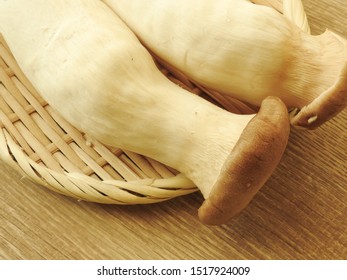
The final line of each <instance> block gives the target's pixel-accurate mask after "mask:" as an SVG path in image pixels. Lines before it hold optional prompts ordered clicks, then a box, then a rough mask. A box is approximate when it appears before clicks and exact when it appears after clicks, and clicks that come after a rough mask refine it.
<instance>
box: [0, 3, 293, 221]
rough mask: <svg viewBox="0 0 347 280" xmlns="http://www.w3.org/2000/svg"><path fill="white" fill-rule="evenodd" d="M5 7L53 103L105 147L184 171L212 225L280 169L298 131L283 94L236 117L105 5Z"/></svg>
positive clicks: (7, 25) (26, 65)
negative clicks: (163, 61) (161, 61)
mask: <svg viewBox="0 0 347 280" xmlns="http://www.w3.org/2000/svg"><path fill="white" fill-rule="evenodd" d="M0 10H1V11H2V12H1V13H0V28H1V31H2V32H3V34H4V38H5V40H7V43H8V45H9V47H10V48H11V49H12V51H13V53H14V56H15V57H16V59H17V61H18V63H19V65H20V66H21V68H22V70H23V72H24V73H25V74H26V76H27V77H28V78H29V80H30V81H31V82H32V83H33V85H34V86H35V87H36V89H37V90H38V91H39V92H40V93H41V94H42V96H43V97H44V98H45V99H46V100H47V101H48V103H49V104H50V105H51V106H52V107H53V108H55V109H56V110H57V111H58V112H59V113H61V114H62V115H63V116H64V117H65V118H66V119H67V120H68V121H69V122H70V123H71V124H73V125H75V126H76V127H77V128H79V129H80V130H81V131H83V132H86V133H87V134H89V135H91V136H92V137H95V138H96V139H98V140H99V141H101V142H103V143H104V144H107V145H110V146H115V147H119V148H123V149H126V150H130V151H133V152H136V153H139V154H142V155H145V156H148V157H151V158H153V159H156V160H158V161H160V162H162V163H164V164H167V165H169V166H171V167H173V168H175V169H177V170H178V171H180V172H182V173H184V174H185V175H186V176H187V177H188V178H189V179H191V180H192V181H193V182H194V183H195V184H196V186H197V187H198V188H199V189H200V190H201V192H202V193H203V195H204V197H205V198H206V199H207V202H206V203H205V204H204V206H203V208H202V210H201V211H200V218H201V220H202V221H203V222H207V223H211V222H213V220H214V221H215V222H214V223H221V222H225V221H226V220H227V219H228V218H230V217H232V216H233V215H234V214H235V213H236V212H237V211H239V210H240V209H241V208H242V207H245V206H246V204H247V203H248V202H249V200H250V199H251V198H252V197H253V196H254V194H255V192H256V191H257V190H258V189H259V188H260V187H261V185H263V184H264V182H265V180H266V179H267V178H268V177H269V176H270V174H271V173H272V171H273V169H274V167H275V166H276V165H277V163H278V161H279V159H280V157H281V155H282V153H283V151H284V149H285V145H286V142H287V138H288V131H289V129H288V126H289V121H288V114H287V111H286V108H285V106H284V105H283V103H282V102H281V101H280V100H279V99H274V98H270V99H266V100H265V101H264V104H263V106H262V107H261V108H262V109H261V110H260V112H259V114H258V115H256V116H254V115H236V114H232V113H229V112H227V111H225V110H223V109H221V108H219V107H217V106H215V105H213V104H211V103H210V102H208V101H206V100H204V99H202V98H200V97H198V96H196V95H193V94H191V93H189V92H187V91H185V90H184V89H182V88H180V87H179V86H177V85H175V84H173V83H172V82H170V81H169V80H168V79H167V78H166V77H165V76H164V75H163V74H162V73H161V72H160V71H159V70H158V69H157V67H156V65H155V63H154V61H153V59H152V57H151V56H150V54H149V53H148V52H147V50H146V49H145V48H144V47H143V46H142V45H141V43H140V42H139V41H138V40H137V38H136V36H135V35H134V34H133V33H132V32H131V31H130V30H129V29H128V28H127V26H126V25H125V24H124V23H123V22H122V21H121V20H120V19H119V18H118V17H116V16H115V15H114V14H113V13H112V12H111V11H110V9H108V8H107V7H106V6H105V5H104V4H102V2H99V1H94V0H75V1H72V2H71V1H60V0H59V1H58V0H56V1H46V0H31V1H26V0H21V1H20V0H17V1H0ZM211 203H212V204H213V207H212V206H209V205H211ZM228 203H231V204H230V205H233V204H235V203H236V206H235V207H229V206H228ZM214 207H217V209H221V210H222V212H216V210H215V208H214Z"/></svg>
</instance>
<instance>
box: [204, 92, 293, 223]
mask: <svg viewBox="0 0 347 280" xmlns="http://www.w3.org/2000/svg"><path fill="white" fill-rule="evenodd" d="M289 132H290V122H289V116H288V111H287V108H286V106H285V105H284V103H283V102H282V101H281V100H280V99H279V98H277V97H267V98H266V99H264V101H263V102H262V104H261V107H260V110H259V112H258V114H257V115H256V116H255V117H254V118H253V119H252V120H251V121H250V122H249V123H248V125H247V126H246V128H245V129H244V130H243V132H242V134H241V136H240V138H239V140H238V142H237V143H236V145H235V147H234V148H233V150H232V151H231V153H230V155H229V156H228V158H227V160H226V162H225V163H224V165H223V167H222V170H221V172H220V176H219V177H218V179H217V181H216V183H215V184H214V186H213V187H212V190H211V192H210V195H209V196H208V197H207V198H206V200H205V201H204V203H203V204H202V206H201V207H200V209H199V219H200V220H201V222H203V223H205V224H211V225H219V224H223V223H226V222H228V221H229V220H230V219H231V218H232V217H234V216H235V215H237V214H238V213H240V212H241V210H243V209H244V208H245V207H246V206H247V205H248V204H249V202H250V201H251V200H252V198H253V197H254V196H255V194H256V193H257V192H258V191H259V189H260V188H261V187H262V186H263V185H264V183H265V182H266V180H267V179H268V178H269V177H270V176H271V174H272V173H273V171H274V169H275V168H276V167H277V165H278V163H279V161H280V159H281V157H282V155H283V152H284V150H285V148H286V145H287V142H288V138H289Z"/></svg>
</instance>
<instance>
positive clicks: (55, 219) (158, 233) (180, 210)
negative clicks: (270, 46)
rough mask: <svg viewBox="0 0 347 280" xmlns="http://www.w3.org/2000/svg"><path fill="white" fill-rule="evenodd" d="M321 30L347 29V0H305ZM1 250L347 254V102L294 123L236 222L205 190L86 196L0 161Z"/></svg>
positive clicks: (27, 254)
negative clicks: (124, 201)
mask: <svg viewBox="0 0 347 280" xmlns="http://www.w3.org/2000/svg"><path fill="white" fill-rule="evenodd" d="M303 2H304V4H305V6H306V9H307V14H308V17H309V20H310V23H311V27H312V31H313V33H319V32H322V31H324V29H325V27H329V28H330V29H332V30H334V31H337V32H339V33H341V34H342V35H344V36H345V37H347V2H346V0H334V1H333V0H322V1H315V0H306V1H303ZM0 178H1V179H0V182H1V183H0V194H1V195H0V258H1V259H346V258H347V110H345V111H344V112H342V113H341V114H340V115H339V116H338V117H336V118H335V119H334V120H332V121H331V122H329V123H326V124H325V125H323V126H322V127H321V128H319V129H317V130H314V131H301V130H300V131H299V130H295V129H292V132H291V136H290V140H289V144H288V148H287V150H286V152H285V154H284V156H283V158H282V160H281V163H280V165H279V166H278V168H277V169H276V171H275V173H274V174H273V176H272V177H271V178H270V180H269V181H268V182H267V183H266V185H265V186H264V187H263V188H262V190H261V191H260V192H259V193H258V194H257V196H256V197H255V199H254V200H253V201H252V203H251V204H250V206H249V207H248V208H247V209H246V210H245V211H244V212H243V213H242V214H241V215H240V216H238V217H237V218H236V219H234V220H233V221H232V222H231V223H230V224H228V225H224V226H217V227H212V226H205V225H202V224H201V223H200V222H199V221H198V219H197V209H198V207H199V206H200V204H201V203H202V197H201V196H200V194H199V193H194V194H192V195H188V196H184V197H179V198H176V199H173V200H170V201H167V202H164V203H159V204H153V205H138V206H114V205H99V204H94V203H87V202H78V201H76V200H74V199H71V198H67V197H64V196H62V195H59V194H56V193H53V192H51V191H49V190H47V189H45V188H43V187H41V186H38V185H36V184H34V183H32V182H31V181H29V180H28V179H25V178H22V177H21V175H19V174H18V173H17V172H15V171H14V170H12V169H11V168H10V167H8V166H5V165H4V164H3V163H0Z"/></svg>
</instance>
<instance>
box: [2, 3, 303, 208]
mask: <svg viewBox="0 0 347 280" xmlns="http://www.w3.org/2000/svg"><path fill="white" fill-rule="evenodd" d="M255 2H259V3H260V2H261V4H265V5H270V6H272V7H274V8H276V9H277V10H278V11H279V12H281V10H282V9H281V8H282V6H281V5H282V4H281V1H278V0H268V1H255ZM300 9H301V8H300ZM300 11H301V10H300ZM301 12H302V13H303V15H305V14H304V12H303V10H302V11H301ZM302 18H304V19H306V17H305V16H301V21H302ZM296 20H297V19H296ZM300 24H302V22H301V23H300ZM157 61H158V67H159V68H160V70H161V71H162V72H163V73H164V74H165V75H166V76H167V77H168V78H169V79H171V80H172V81H173V82H175V83H177V84H179V85H180V86H182V87H184V88H185V89H187V90H189V91H190V92H192V93H193V94H197V95H199V96H201V98H205V99H208V100H210V101H211V102H214V103H215V104H217V105H219V106H221V107H224V108H225V109H227V110H229V111H232V112H236V113H252V112H254V108H251V107H250V106H248V105H247V104H244V103H242V102H239V101H237V100H234V99H232V98H229V97H224V96H222V95H220V94H218V93H217V92H212V91H208V90H206V89H204V88H201V87H199V85H197V84H194V83H193V82H191V81H189V80H188V79H187V78H186V77H185V76H184V75H182V74H180V73H179V72H178V71H176V70H174V69H171V68H170V67H169V66H168V65H165V67H164V66H163V63H160V61H159V60H157ZM0 129H1V131H0V159H1V160H3V161H4V162H5V163H7V164H9V165H10V166H12V167H13V168H15V169H17V170H19V171H20V172H21V173H23V174H24V176H25V177H28V178H29V179H31V180H33V181H35V182H36V183H38V184H40V185H42V186H45V187H47V188H49V189H51V190H53V191H55V192H58V193H61V194H63V195H66V196H70V197H73V198H76V199H78V200H85V201H91V202H98V203H106V204H149V203H156V202H161V201H164V200H168V199H171V198H174V197H177V196H182V195H187V194H190V193H192V192H195V191H197V188H196V187H195V185H194V184H193V183H192V182H191V181H190V180H189V179H187V178H186V177H185V176H184V175H183V174H179V173H178V172H177V171H176V170H173V169H172V168H170V167H167V166H165V165H163V164H161V163H159V162H157V161H155V160H153V159H150V158H148V157H144V156H142V155H139V154H135V153H132V152H130V151H125V150H121V149H118V148H114V147H107V146H105V145H103V144H101V143H99V142H98V141H96V140H94V139H91V138H90V137H89V136H88V135H87V134H85V133H83V132H81V131H78V130H77V129H76V128H75V127H73V126H72V125H71V124H69V123H68V122H67V121H66V120H64V119H63V118H62V117H61V116H60V115H59V113H58V112H56V111H54V110H53V109H52V107H51V106H50V105H49V104H47V102H46V101H45V100H43V99H42V97H41V96H40V95H39V94H38V92H37V91H36V90H35V89H34V87H33V86H32V85H31V83H30V81H29V80H28V79H27V78H26V77H25V76H24V74H23V73H22V71H21V70H20V68H19V66H18V64H17V63H16V61H15V59H14V57H13V56H12V54H11V51H10V49H9V48H8V46H7V45H6V42H5V40H4V38H3V37H2V36H1V34H0Z"/></svg>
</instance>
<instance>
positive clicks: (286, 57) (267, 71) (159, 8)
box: [102, 0, 347, 128]
mask: <svg viewBox="0 0 347 280" xmlns="http://www.w3.org/2000/svg"><path fill="white" fill-rule="evenodd" d="M102 1H103V2H105V3H106V4H107V5H109V6H110V7H111V8H112V9H113V10H114V11H115V13H117V14H118V15H119V16H120V17H121V18H122V19H123V20H124V21H125V22H126V23H127V24H128V26H129V27H130V28H131V29H132V30H133V31H134V32H135V33H136V34H137V36H138V37H139V38H140V40H141V41H142V42H143V43H144V44H145V45H146V46H147V47H148V48H149V49H150V50H151V51H152V52H153V53H154V54H155V55H156V56H158V57H159V58H160V59H161V60H163V61H165V62H166V63H167V64H170V65H171V66H172V67H173V68H175V69H177V70H178V71H180V72H182V73H183V74H185V75H186V76H187V77H188V78H189V79H191V80H192V81H195V82H196V83H197V84H199V85H201V86H203V87H204V88H207V89H209V90H213V91H217V92H219V93H221V94H223V95H227V96H232V97H233V98H237V99H239V100H241V101H244V102H246V103H248V104H252V105H254V106H260V104H261V102H262V100H263V99H264V98H265V97H266V96H268V95H276V96H278V97H279V98H281V99H282V100H283V101H284V103H285V104H286V106H287V108H288V109H292V108H299V109H301V110H302V112H301V113H299V114H298V115H297V116H296V117H295V118H294V119H293V120H292V124H294V125H297V126H302V127H307V128H315V127H317V126H319V125H321V124H322V123H324V122H325V121H328V120H329V119H330V118H332V117H333V116H335V115H336V114H337V113H339V112H340V111H341V110H343V109H344V108H345V107H346V106H347V101H346V100H347V97H346V91H347V82H346V76H347V73H346V65H347V41H346V39H344V38H342V37H341V36H338V35H337V34H335V33H333V32H331V31H326V32H325V33H324V34H322V35H320V36H312V35H310V34H308V31H309V28H308V26H307V24H306V23H307V22H306V18H305V14H304V13H302V14H301V15H298V18H297V19H293V17H294V15H293V9H294V10H295V9H300V11H302V10H303V7H302V3H301V1H300V0H296V1H294V0H292V1H289V0H288V1H284V3H285V7H284V8H285V9H284V12H285V15H283V14H281V13H279V12H278V11H276V10H275V9H273V8H271V7H266V6H264V5H257V4H254V3H252V2H251V1H249V0H233V1H228V0H224V1H223V0H220V1H216V2H213V1H208V0H206V1H200V2H199V5H195V6H194V11H195V14H197V15H199V16H197V17H192V16H191V10H192V5H191V3H190V1H186V0H176V1H161V0H148V1H141V0H102ZM253 2H257V3H262V4H267V5H269V3H270V4H273V5H274V7H277V6H279V3H280V2H281V1H272V0H271V1H265V0H264V1H253ZM277 8H278V7H277ZM139 14H141V21H139V20H138V15H139ZM294 14H295V12H294ZM289 18H290V19H289ZM172 22H175V24H172Z"/></svg>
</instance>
